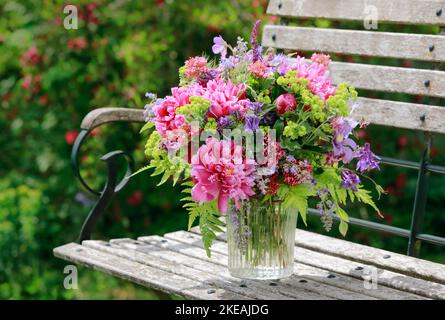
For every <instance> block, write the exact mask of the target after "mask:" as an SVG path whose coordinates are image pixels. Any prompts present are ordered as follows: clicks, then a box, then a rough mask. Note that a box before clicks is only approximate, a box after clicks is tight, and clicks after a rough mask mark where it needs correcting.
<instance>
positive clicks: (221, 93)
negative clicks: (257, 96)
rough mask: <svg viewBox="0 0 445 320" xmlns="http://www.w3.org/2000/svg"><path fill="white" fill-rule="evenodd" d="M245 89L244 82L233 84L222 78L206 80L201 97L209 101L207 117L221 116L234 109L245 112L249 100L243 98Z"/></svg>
mask: <svg viewBox="0 0 445 320" xmlns="http://www.w3.org/2000/svg"><path fill="white" fill-rule="evenodd" d="M245 89H246V88H245V85H244V84H239V85H234V84H232V82H230V80H228V81H227V82H226V81H225V80H224V79H216V80H210V81H209V82H207V85H206V87H205V88H204V92H203V94H202V97H203V98H206V99H207V100H209V101H210V102H211V106H210V109H209V117H211V118H221V117H224V116H228V115H231V114H232V113H233V112H235V111H238V112H240V113H241V114H244V113H246V105H247V103H248V102H249V100H248V99H245V98H244V97H245V96H244V91H245Z"/></svg>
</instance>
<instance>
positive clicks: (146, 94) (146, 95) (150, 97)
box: [145, 92, 156, 100]
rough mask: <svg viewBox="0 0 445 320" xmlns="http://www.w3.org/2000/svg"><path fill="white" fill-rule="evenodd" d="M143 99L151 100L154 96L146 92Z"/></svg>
mask: <svg viewBox="0 0 445 320" xmlns="http://www.w3.org/2000/svg"><path fill="white" fill-rule="evenodd" d="M145 97H146V98H147V99H149V100H153V99H156V94H154V93H152V92H146V93H145Z"/></svg>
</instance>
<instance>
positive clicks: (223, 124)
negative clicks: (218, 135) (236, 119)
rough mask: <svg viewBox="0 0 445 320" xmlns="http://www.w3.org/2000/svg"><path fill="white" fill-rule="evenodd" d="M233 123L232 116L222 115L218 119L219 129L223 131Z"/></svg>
mask: <svg viewBox="0 0 445 320" xmlns="http://www.w3.org/2000/svg"><path fill="white" fill-rule="evenodd" d="M232 125H233V121H232V119H230V117H222V118H219V119H218V124H217V129H218V131H222V130H224V129H227V128H229V127H230V126H232Z"/></svg>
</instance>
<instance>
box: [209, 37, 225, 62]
mask: <svg viewBox="0 0 445 320" xmlns="http://www.w3.org/2000/svg"><path fill="white" fill-rule="evenodd" d="M212 51H213V53H214V54H221V57H222V58H225V57H226V55H227V42H226V41H225V40H224V39H223V38H222V37H221V36H217V37H214V38H213V46H212Z"/></svg>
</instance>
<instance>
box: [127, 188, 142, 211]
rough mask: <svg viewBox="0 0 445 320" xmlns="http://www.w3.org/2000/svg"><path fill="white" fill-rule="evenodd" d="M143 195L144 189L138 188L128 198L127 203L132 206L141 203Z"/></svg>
mask: <svg viewBox="0 0 445 320" xmlns="http://www.w3.org/2000/svg"><path fill="white" fill-rule="evenodd" d="M143 196H144V194H143V193H142V191H140V190H136V191H134V192H133V193H132V194H131V195H130V196H129V197H128V198H127V203H128V204H129V205H130V206H132V207H135V206H138V205H139V204H141V202H142V199H143Z"/></svg>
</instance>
